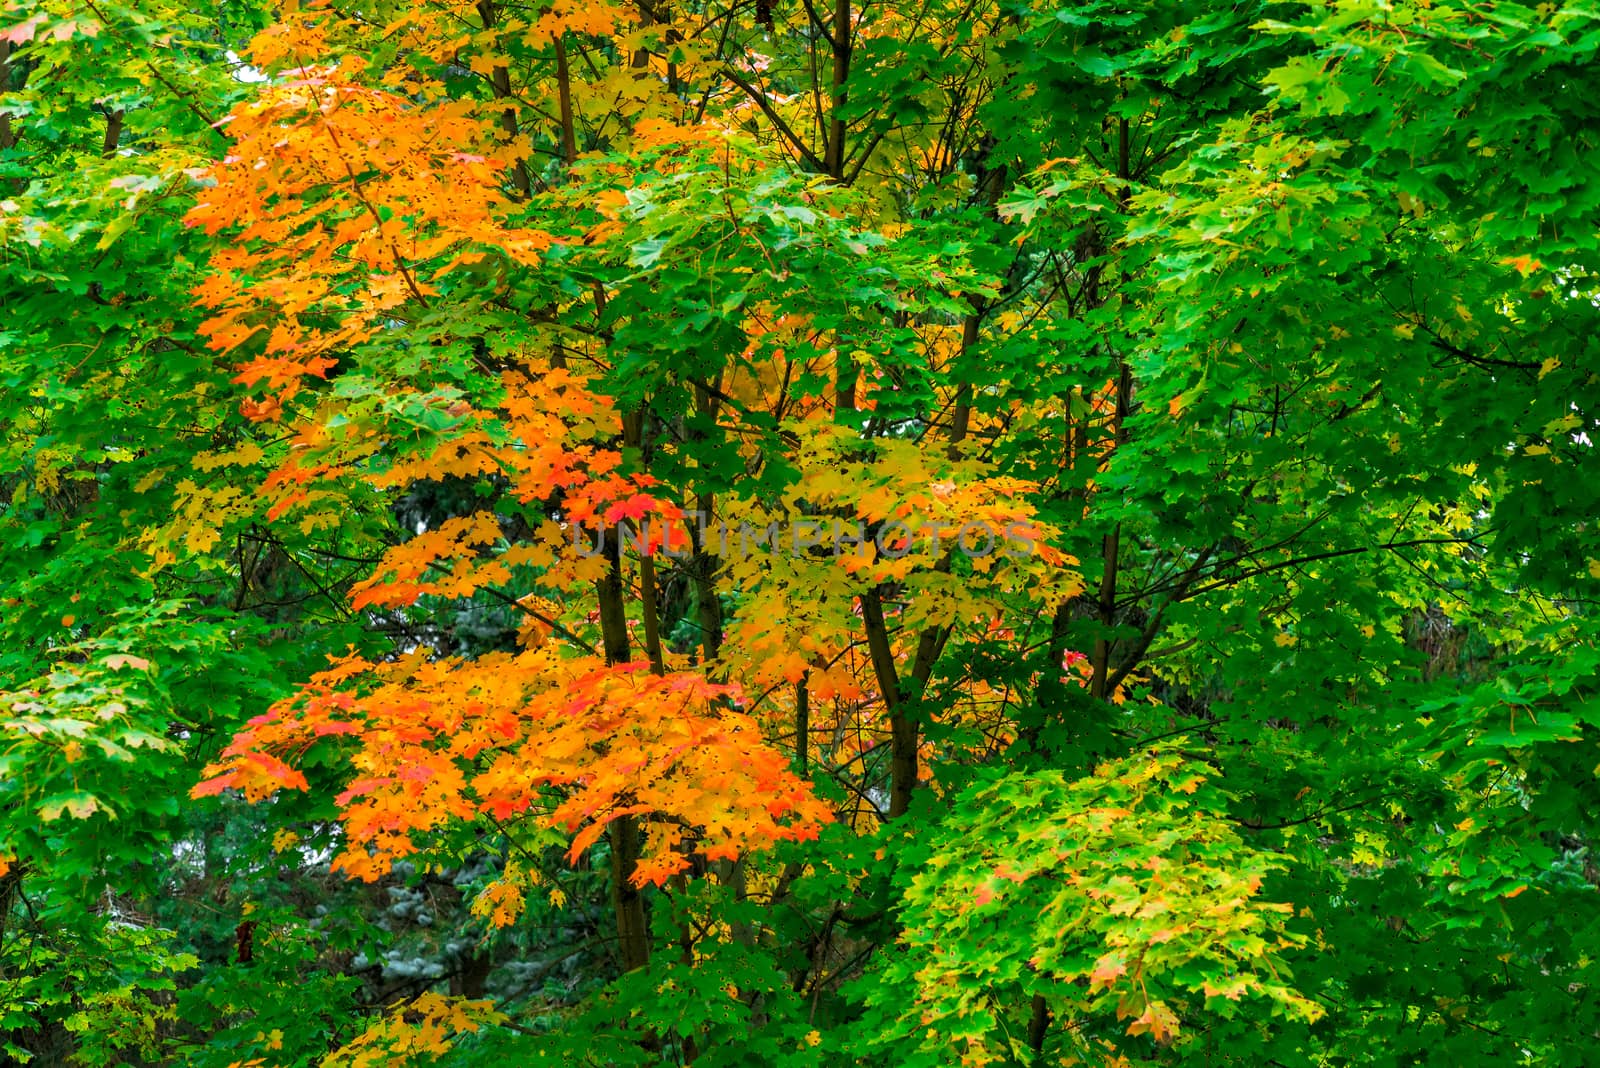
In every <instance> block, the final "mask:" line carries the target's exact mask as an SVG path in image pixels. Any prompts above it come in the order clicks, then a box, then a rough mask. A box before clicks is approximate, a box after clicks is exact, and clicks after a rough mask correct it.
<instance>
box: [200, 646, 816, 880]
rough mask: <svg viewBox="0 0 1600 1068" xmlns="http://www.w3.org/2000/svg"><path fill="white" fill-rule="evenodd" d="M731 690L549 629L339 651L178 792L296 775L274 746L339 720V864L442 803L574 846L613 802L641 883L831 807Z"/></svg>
mask: <svg viewBox="0 0 1600 1068" xmlns="http://www.w3.org/2000/svg"><path fill="white" fill-rule="evenodd" d="M352 683H354V684H355V685H354V688H353V689H352V688H351V684H352ZM740 700H741V698H740V694H739V691H738V690H737V689H736V688H735V687H732V686H722V685H716V684H713V683H709V682H707V681H706V680H705V679H704V678H703V677H701V676H700V675H698V674H689V673H678V674H666V675H653V674H651V673H649V671H648V668H647V665H644V664H621V665H614V666H606V665H604V664H603V663H601V662H600V661H598V660H596V659H594V658H589V657H578V658H562V657H561V656H559V655H558V654H557V653H555V652H554V651H553V650H551V649H550V648H549V647H545V648H540V649H534V650H530V651H527V652H523V653H519V654H515V655H510V654H492V655H489V656H485V657H481V658H479V659H476V660H471V661H463V660H454V659H444V660H430V659H428V657H427V655H426V653H425V652H419V653H415V654H412V655H411V656H408V657H406V658H404V659H402V660H400V661H397V662H393V663H383V664H374V663H370V662H368V661H365V660H361V659H359V658H351V659H348V660H344V661H341V662H339V663H337V664H336V665H335V666H334V667H333V668H331V669H330V670H328V671H325V672H323V673H321V674H319V675H317V676H315V677H314V678H313V679H312V680H311V682H309V683H308V684H306V685H305V686H304V687H303V688H302V689H301V691H300V692H299V693H298V694H296V695H295V696H294V697H292V698H289V699H287V700H285V701H282V702H280V703H278V704H277V705H275V706H274V707H273V708H272V709H271V710H270V711H269V712H268V713H267V714H266V715H264V716H260V717H257V718H256V719H254V720H252V721H251V723H250V726H249V729H248V730H247V731H245V732H244V733H242V734H240V735H239V736H238V737H237V738H236V739H235V740H234V742H233V744H232V745H230V746H229V747H228V749H227V750H226V751H225V752H224V754H223V759H222V760H221V761H220V762H219V763H217V764H215V765H213V766H211V767H210V768H208V769H207V771H206V774H207V776H209V778H208V779H207V780H206V781H205V782H202V783H201V784H200V785H199V786H198V787H196V788H195V793H196V795H202V794H215V793H220V792H221V791H222V790H225V789H229V788H234V789H239V790H243V791H244V792H245V794H246V795H247V796H250V797H252V798H254V797H261V796H265V795H267V794H270V793H272V792H274V791H276V790H277V789H280V788H291V789H306V788H307V785H308V784H307V782H306V780H305V777H304V776H303V775H302V774H301V773H300V772H299V771H297V770H295V769H294V768H293V767H292V766H291V765H290V764H289V763H288V762H287V761H286V760H285V759H284V758H285V757H287V758H289V759H294V758H296V756H297V755H300V754H303V753H304V752H305V751H306V750H307V749H309V748H310V747H311V746H312V745H314V744H316V743H317V741H318V740H319V739H321V738H324V737H327V736H334V735H348V736H350V738H351V740H352V741H353V742H354V743H355V748H354V749H353V750H352V751H351V752H350V753H349V765H350V768H351V770H352V771H353V772H354V776H353V778H351V779H350V781H349V782H348V785H347V786H346V788H345V790H344V792H343V793H342V794H341V795H340V796H339V798H338V803H339V804H340V805H341V806H342V807H343V808H344V817H343V822H344V827H345V832H346V835H347V841H346V848H345V849H344V851H343V852H342V853H341V854H340V855H339V857H338V858H337V859H336V860H335V862H334V866H335V867H337V868H342V869H344V870H345V871H347V872H349V873H350V874H351V875H354V876H357V877H359V878H362V879H366V880H372V879H375V878H377V877H378V876H380V875H382V874H383V873H384V872H386V871H387V870H388V869H389V867H390V865H391V863H392V862H393V861H394V860H396V859H398V858H400V857H404V856H407V855H409V854H412V853H414V852H416V851H417V850H418V849H419V848H420V847H419V845H418V844H417V841H416V837H417V836H420V835H424V834H426V833H428V832H431V831H434V830H437V829H438V828H440V827H441V826H443V825H444V824H445V823H446V822H448V821H455V820H466V821H471V820H475V819H482V818H490V819H492V820H495V821H504V820H509V819H512V818H517V817H521V816H525V815H530V816H535V817H536V818H538V819H539V820H541V821H543V822H546V823H548V824H549V825H551V826H557V827H562V828H564V829H565V830H566V831H567V833H569V834H572V835H573V836H574V837H573V840H572V843H571V848H570V851H569V853H570V856H571V857H572V858H573V859H576V858H577V857H578V856H579V855H580V854H581V853H583V852H584V851H585V850H587V849H588V848H589V847H590V846H592V845H593V844H594V843H595V842H596V841H597V840H598V839H599V838H600V836H601V834H603V833H604V831H605V829H606V827H607V825H608V824H610V823H611V822H612V821H613V820H615V819H618V818H619V817H622V816H635V817H638V818H639V820H640V822H641V824H642V825H643V827H644V829H645V832H646V833H645V846H644V849H643V852H642V855H641V857H640V860H639V863H638V866H637V868H636V869H635V871H634V874H633V881H634V882H635V883H636V884H638V885H641V886H642V885H644V884H645V883H655V884H658V885H659V884H660V883H662V882H664V881H665V880H666V879H667V878H668V877H669V876H671V875H673V874H676V873H678V872H681V871H684V870H686V869H687V868H689V867H690V859H689V854H690V853H692V852H698V853H700V854H701V855H703V856H704V857H706V858H707V859H711V860H715V859H731V858H734V857H737V856H739V855H740V854H742V853H744V852H746V851H749V850H752V849H759V848H761V847H763V846H765V845H769V844H771V843H772V842H774V841H777V840H780V839H805V838H810V837H814V836H815V835H816V833H817V829H818V827H819V826H820V825H821V824H823V823H826V822H829V821H830V820H831V819H832V815H831V812H830V810H829V809H828V807H827V806H826V805H825V804H823V803H822V802H821V801H819V800H818V799H816V798H815V797H814V796H812V794H811V792H810V788H809V786H808V785H807V784H805V783H803V782H802V781H801V780H800V779H798V778H797V777H796V776H795V775H794V774H793V773H792V772H790V771H789V770H788V766H787V762H786V760H785V759H784V757H783V755H782V754H781V753H779V752H778V751H777V750H775V749H773V748H772V747H770V746H769V745H767V744H766V743H765V742H764V741H763V740H762V738H761V734H760V730H759V728H758V726H757V725H756V722H755V720H754V719H752V718H751V717H750V716H748V715H746V714H745V713H744V712H742V711H740V709H739V702H740Z"/></svg>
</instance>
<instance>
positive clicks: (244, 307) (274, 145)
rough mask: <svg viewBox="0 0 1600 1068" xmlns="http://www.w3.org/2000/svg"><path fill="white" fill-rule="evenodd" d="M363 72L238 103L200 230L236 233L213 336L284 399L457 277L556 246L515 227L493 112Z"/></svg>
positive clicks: (333, 74) (530, 258) (215, 282)
mask: <svg viewBox="0 0 1600 1068" xmlns="http://www.w3.org/2000/svg"><path fill="white" fill-rule="evenodd" d="M361 67H362V62H361V61H360V60H357V59H351V58H347V59H346V60H345V61H344V62H343V63H341V64H340V65H339V66H337V67H331V68H319V69H306V70H304V71H302V75H303V76H302V77H300V78H298V79H297V80H294V81H289V82H285V83H282V84H276V85H272V86H270V87H267V88H264V89H263V90H262V91H260V92H259V93H257V94H256V95H255V96H253V97H252V98H251V99H250V100H249V101H248V102H246V103H243V104H241V105H239V106H238V107H237V108H235V109H234V111H233V113H232V115H231V116H230V117H229V123H228V126H227V130H228V132H229V134H230V135H231V136H232V137H233V138H234V145H233V148H232V151H231V152H230V154H229V155H228V156H227V158H225V159H224V160H222V161H221V162H220V163H218V164H216V165H214V166H213V167H212V168H211V169H210V171H209V172H208V176H207V177H208V179H209V180H210V181H211V182H213V183H215V184H214V185H213V186H212V188H211V189H210V190H209V191H207V192H206V193H205V194H203V196H202V197H201V199H200V201H199V203H197V204H196V205H195V207H194V208H193V209H192V210H191V211H190V212H189V215H188V217H187V220H186V221H187V222H188V223H189V225H191V226H201V227H204V228H205V230H206V232H207V233H208V234H215V233H217V232H218V231H221V230H224V229H226V230H232V231H235V232H236V233H235V239H234V241H233V243H231V244H230V245H229V246H228V247H226V248H224V249H221V250H220V251H218V252H217V253H216V254H215V255H214V256H213V258H212V267H213V268H214V272H213V273H212V275H211V276H210V277H209V278H208V279H207V280H206V281H205V282H204V283H202V284H201V285H200V286H199V287H198V288H197V289H196V290H195V295H196V297H197V298H198V299H199V302H200V303H201V304H202V305H204V306H206V307H207V308H209V309H210V310H211V312H212V315H211V318H210V319H208V320H207V321H206V322H205V323H204V324H203V326H202V327H201V331H202V333H203V334H204V335H205V336H206V337H208V338H209V339H210V345H211V347H212V348H214V349H217V350H218V351H221V352H225V353H231V352H234V351H235V350H240V349H244V350H245V351H246V352H248V353H249V355H250V357H251V358H250V359H248V360H247V361H246V362H244V363H243V364H242V365H241V366H240V368H239V376H238V380H239V381H240V382H243V383H244V384H246V385H254V384H256V383H262V382H264V383H266V385H267V387H268V388H269V389H271V390H272V391H273V392H274V393H275V395H276V399H278V400H279V401H280V402H281V400H284V399H287V398H288V397H291V396H293V395H294V394H295V393H296V392H298V390H299V388H300V384H301V382H302V380H303V379H305V378H306V377H307V376H318V377H320V376H323V375H325V374H326V373H327V371H328V370H329V368H331V367H332V366H333V364H334V362H335V356H336V354H337V352H339V351H340V350H342V349H344V348H348V347H349V346H350V345H352V344H355V343H357V342H359V341H362V340H364V339H366V338H368V337H370V336H372V335H373V334H374V333H375V332H376V330H377V329H378V328H379V327H380V326H381V324H382V322H383V321H384V319H385V318H387V317H394V316H396V315H398V314H400V313H399V311H397V309H401V308H402V307H407V306H426V305H427V304H428V302H429V299H430V298H431V297H433V296H435V295H437V294H438V293H439V291H440V285H441V283H442V281H443V279H444V277H445V276H446V275H448V274H449V273H450V272H451V271H452V270H455V269H456V268H457V267H460V266H463V265H469V264H472V263H475V262H478V261H481V260H483V259H484V258H485V257H487V256H489V255H491V254H498V255H501V256H503V257H506V258H508V259H509V260H511V261H514V262H517V263H521V264H525V265H531V264H535V263H537V262H538V254H539V253H540V252H541V251H542V250H544V249H547V248H549V247H550V245H551V243H552V239H551V238H550V236H549V235H548V234H545V233H542V232H539V231H534V230H528V229H522V228H518V227H516V226H513V225H511V224H510V223H509V222H508V221H507V217H508V215H509V214H510V212H511V210H512V207H513V205H512V204H511V202H510V201H509V200H507V198H506V196H505V194H504V193H503V192H502V190H501V188H500V183H499V178H498V176H499V172H500V170H501V169H502V168H503V166H504V162H503V161H502V160H500V159H497V158H494V152H495V151H496V146H495V139H496V135H495V132H494V128H493V126H492V123H491V122H490V121H486V120H484V119H482V118H480V116H479V115H478V113H477V112H478V108H479V105H478V104H476V103H474V102H473V101H468V100H442V101H437V102H434V103H430V104H426V105H418V104H416V103H414V102H413V101H411V100H410V99H408V98H407V97H405V96H402V95H400V94H397V93H392V92H388V91H385V90H382V89H374V88H369V87H366V86H364V85H362V84H360V83H359V82H358V81H357V80H356V79H357V76H358V75H359V73H360V71H361ZM263 332H264V333H265V335H266V336H265V338H264V339H263V338H260V337H258V335H260V334H262V333H263ZM259 414H260V416H261V417H262V418H271V417H273V416H275V415H276V409H275V407H268V408H266V409H263V410H260V412H259Z"/></svg>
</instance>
